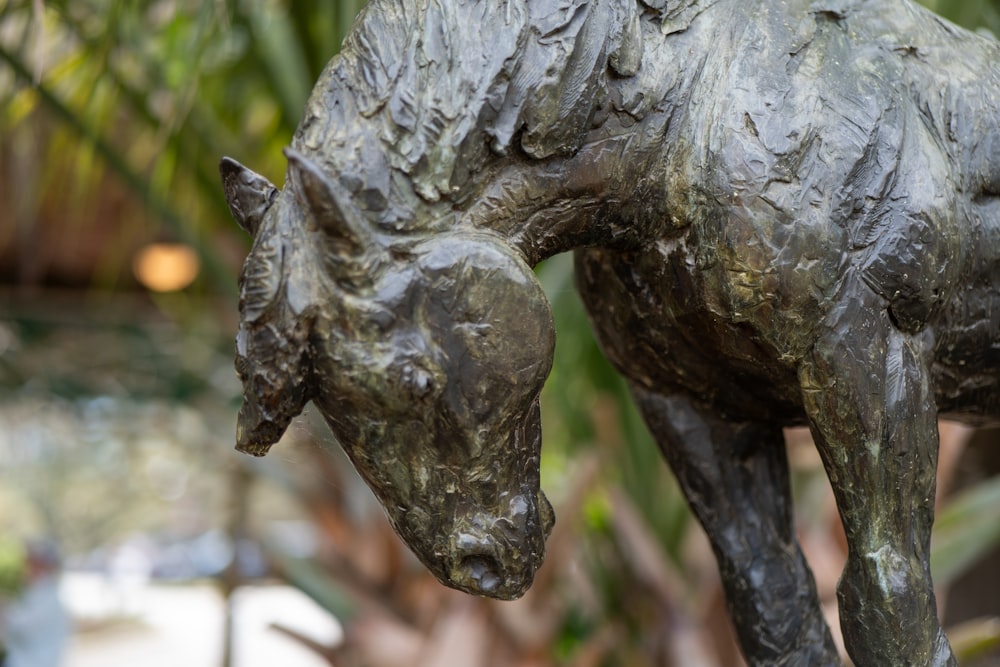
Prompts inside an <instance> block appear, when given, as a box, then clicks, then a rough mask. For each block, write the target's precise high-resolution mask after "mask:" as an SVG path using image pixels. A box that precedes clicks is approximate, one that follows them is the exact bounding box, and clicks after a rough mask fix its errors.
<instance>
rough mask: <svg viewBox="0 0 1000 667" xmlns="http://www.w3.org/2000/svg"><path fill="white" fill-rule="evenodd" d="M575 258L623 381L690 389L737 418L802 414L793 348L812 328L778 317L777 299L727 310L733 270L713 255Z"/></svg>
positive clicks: (596, 252)
mask: <svg viewBox="0 0 1000 667" xmlns="http://www.w3.org/2000/svg"><path fill="white" fill-rule="evenodd" d="M576 259H577V261H576V264H577V283H578V288H579V290H580V294H581V297H582V299H583V302H584V304H585V306H586V307H587V310H588V312H589V314H590V318H591V323H592V326H593V328H594V331H595V334H596V336H597V338H598V340H599V342H600V344H601V346H602V348H603V349H604V352H605V354H606V355H607V356H608V358H609V359H610V360H611V362H612V363H613V364H614V365H615V366H616V367H617V368H618V370H619V371H620V372H621V373H622V374H623V375H625V377H627V378H628V379H629V380H631V381H632V382H635V383H637V384H638V385H640V386H643V387H646V388H650V389H653V388H657V389H659V390H663V389H666V390H668V391H673V392H679V393H683V394H687V395H690V396H693V397H695V398H697V399H698V400H700V401H702V402H704V403H706V404H709V405H711V406H713V407H714V408H715V409H717V410H718V411H719V412H720V413H722V414H726V415H729V416H732V417H734V418H742V417H749V416H753V417H760V416H761V415H768V416H770V417H771V418H773V419H775V420H777V421H781V422H784V423H798V422H800V421H801V419H802V408H801V399H800V396H799V385H798V380H797V376H796V371H795V359H796V356H795V355H796V352H795V350H796V349H797V348H798V347H800V346H807V345H808V340H807V339H808V338H810V336H811V333H810V331H811V329H812V327H809V326H805V325H804V323H803V324H802V325H801V326H799V327H797V328H796V327H793V326H791V325H790V324H783V322H782V320H783V315H782V313H781V312H780V311H781V307H780V306H777V307H776V304H775V303H774V302H771V303H763V302H762V303H758V304H757V305H756V311H757V312H747V313H746V314H744V313H742V312H737V311H736V310H734V301H733V296H732V293H731V285H732V283H731V281H730V279H732V276H728V275H727V274H728V273H729V271H728V270H727V268H726V267H725V266H722V265H720V264H719V263H717V259H715V258H709V257H698V256H697V253H688V252H686V251H684V250H681V249H678V250H677V251H675V252H672V253H670V252H666V253H665V252H663V251H662V249H657V250H654V251H649V252H642V253H630V254H622V253H615V252H613V251H608V250H604V249H588V250H583V251H579V252H578V253H577V256H576ZM702 261H704V262H708V265H707V266H699V265H698V263H699V262H702ZM737 279H738V278H737ZM720 280H725V281H727V284H722V283H721V282H720ZM817 317H818V315H817Z"/></svg>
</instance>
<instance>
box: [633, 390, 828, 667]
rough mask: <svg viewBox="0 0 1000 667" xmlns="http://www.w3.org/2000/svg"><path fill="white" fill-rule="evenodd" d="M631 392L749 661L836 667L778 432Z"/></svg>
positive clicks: (672, 400)
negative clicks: (714, 570)
mask: <svg viewBox="0 0 1000 667" xmlns="http://www.w3.org/2000/svg"><path fill="white" fill-rule="evenodd" d="M633 392H634V394H635V396H636V399H637V402H638V404H639V406H640V409H641V410H642V412H643V415H644V417H645V419H646V423H647V424H648V425H649V428H650V430H651V431H652V433H653V434H654V436H655V437H656V439H657V441H658V443H659V445H660V448H661V449H662V450H663V453H664V455H665V457H666V459H667V461H668V462H669V464H670V466H671V468H672V469H673V471H674V474H675V475H676V476H677V479H678V481H679V483H680V485H681V488H682V489H683V491H684V494H685V496H686V497H687V499H688V503H689V504H690V506H691V509H692V510H693V511H694V514H695V516H696V517H697V518H698V520H699V521H700V522H701V525H702V526H703V527H704V529H705V532H706V533H707V534H708V538H709V540H710V541H711V543H712V548H713V550H714V551H715V555H716V558H717V560H718V563H719V570H720V573H721V575H722V582H723V587H724V589H725V593H726V603H727V605H728V608H729V614H730V617H731V618H732V620H733V624H734V625H735V628H736V634H737V636H738V638H739V641H740V645H741V648H742V650H743V653H744V655H745V656H746V659H747V661H748V662H749V663H750V664H751V665H769V666H770V665H775V666H777V665H783V666H788V667H792V666H796V667H800V666H801V667H807V666H808V667H824V666H828V665H840V664H841V663H840V660H839V658H838V656H837V649H836V647H835V646H834V643H833V640H832V638H831V637H830V631H829V628H828V627H827V625H826V622H825V621H824V620H823V616H822V613H821V610H820V605H819V598H818V596H817V594H816V584H815V581H814V579H813V576H812V572H811V571H810V570H809V566H808V565H807V564H806V561H805V558H804V557H803V555H802V551H801V549H800V548H799V545H798V542H797V541H796V539H795V533H794V529H793V525H792V508H791V494H790V491H789V482H788V462H787V459H786V455H785V446H784V440H783V436H782V432H781V429H780V428H778V427H776V426H771V425H764V424H757V423H742V424H736V423H730V422H726V421H724V420H722V419H719V418H718V417H716V416H714V415H712V414H709V413H707V412H706V411H703V410H701V409H699V408H698V407H696V406H695V405H694V403H693V402H691V401H690V400H689V399H687V398H683V397H679V396H670V397H668V396H661V395H658V394H653V393H649V392H646V391H644V390H642V389H639V388H636V387H633Z"/></svg>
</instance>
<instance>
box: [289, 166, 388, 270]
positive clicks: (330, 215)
mask: <svg viewBox="0 0 1000 667" xmlns="http://www.w3.org/2000/svg"><path fill="white" fill-rule="evenodd" d="M285 157H286V158H288V167H289V173H290V176H291V179H292V183H293V185H294V188H293V191H294V192H295V196H296V197H298V198H299V201H300V202H301V203H302V204H304V205H305V206H306V207H307V208H308V209H309V211H310V213H311V214H312V217H313V219H314V220H315V221H316V224H317V225H318V226H319V228H320V229H322V230H323V231H324V232H325V233H326V235H327V237H329V239H330V240H331V241H333V242H334V244H335V245H336V246H339V247H338V248H337V250H338V252H339V253H340V254H346V255H360V254H361V253H362V252H363V251H364V249H365V246H366V245H367V243H366V241H367V239H368V236H369V234H368V224H367V221H366V220H364V219H363V218H362V216H361V215H360V214H358V213H357V212H355V211H354V210H352V209H350V208H345V207H344V206H342V205H341V201H342V200H343V199H344V198H346V197H347V196H348V195H347V193H346V192H344V191H343V188H342V187H340V186H339V184H337V183H336V182H334V181H333V180H332V179H331V178H329V177H328V176H327V175H326V174H325V173H323V171H322V170H321V169H320V167H319V165H317V164H316V163H315V162H313V161H312V160H310V159H309V158H307V157H306V156H305V155H303V154H302V153H299V152H298V151H296V150H295V149H294V148H286V149H285ZM338 195H339V196H338Z"/></svg>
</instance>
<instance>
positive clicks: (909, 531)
mask: <svg viewBox="0 0 1000 667" xmlns="http://www.w3.org/2000/svg"><path fill="white" fill-rule="evenodd" d="M847 292H848V293H850V294H851V297H850V298H845V299H843V301H842V303H841V304H840V307H838V308H837V309H836V311H835V312H834V313H833V314H832V316H831V318H830V320H829V322H828V324H829V328H828V333H827V334H826V335H825V336H824V337H823V338H822V339H821V340H820V341H819V342H818V343H817V344H816V345H815V347H814V348H813V351H812V352H811V353H810V355H809V356H808V358H807V359H806V360H805V362H804V363H803V364H802V366H801V369H800V373H799V376H800V380H801V384H802V391H803V398H804V402H805V406H806V411H807V413H808V415H809V419H810V424H811V427H812V432H813V438H814V439H815V441H816V445H817V447H818V448H819V451H820V454H821V456H822V458H823V463H824V465H825V467H826V470H827V474H828V476H829V478H830V483H831V484H832V486H833V490H834V494H835V496H836V500H837V507H838V509H839V510H840V516H841V519H842V521H843V523H844V529H845V531H846V533H847V541H848V547H849V553H848V561H847V566H846V568H845V569H844V573H843V576H842V577H841V580H840V585H839V587H838V596H839V600H840V622H841V628H842V630H843V633H844V641H845V644H846V645H847V650H848V653H849V654H850V655H851V658H853V660H854V662H855V664H857V665H858V667H903V665H921V666H923V665H926V666H928V667H930V666H934V667H938V666H942V665H955V664H956V662H955V659H954V657H953V656H952V653H951V648H950V646H949V645H948V640H947V639H946V638H945V636H944V633H943V632H942V630H941V627H940V624H939V622H938V618H937V609H936V605H935V600H934V589H933V587H932V583H931V575H930V533H931V524H932V523H933V520H934V516H933V515H934V485H935V468H936V465H937V450H938V434H937V409H936V407H935V404H934V396H933V390H932V388H931V386H930V379H929V367H930V363H931V359H930V355H931V346H932V341H931V338H930V336H929V335H927V334H916V335H909V334H905V333H903V332H901V331H899V330H898V329H896V327H895V326H894V325H893V323H892V322H891V320H890V317H889V314H888V312H887V311H886V310H885V308H884V307H882V306H881V305H880V304H879V303H878V302H877V301H876V298H875V295H874V294H872V293H871V292H869V291H868V290H867V289H866V288H865V287H864V286H860V287H859V289H856V290H853V291H851V290H847Z"/></svg>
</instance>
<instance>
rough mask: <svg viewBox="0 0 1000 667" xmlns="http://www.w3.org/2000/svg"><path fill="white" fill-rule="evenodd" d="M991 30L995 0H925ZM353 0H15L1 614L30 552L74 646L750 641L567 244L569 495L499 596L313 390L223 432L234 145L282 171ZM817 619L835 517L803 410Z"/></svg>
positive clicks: (207, 661)
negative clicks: (336, 428)
mask: <svg viewBox="0 0 1000 667" xmlns="http://www.w3.org/2000/svg"><path fill="white" fill-rule="evenodd" d="M927 4H929V5H930V6H931V8H932V9H934V10H935V11H937V12H939V13H941V14H943V15H945V16H946V17H948V18H950V19H952V20H954V21H956V22H958V23H961V24H963V25H965V26H967V27H970V28H973V29H979V30H986V31H993V33H994V34H1000V0H937V1H932V0H928V2H927ZM360 5H361V3H360V2H357V1H356V0H333V1H327V2H320V1H319V0H299V1H297V2H294V3H293V2H291V1H290V0H156V1H151V2H142V3H137V2H123V1H116V0H75V1H74V2H68V1H65V2H54V1H52V0H44V1H43V0H0V613H3V612H2V610H3V609H5V608H8V607H9V606H10V605H16V604H17V601H18V600H19V599H20V598H21V597H22V596H24V595H25V593H26V590H27V589H28V588H30V585H31V581H32V579H31V577H30V576H29V574H30V572H31V571H32V567H33V566H32V563H35V562H36V560H37V558H36V557H37V556H39V554H41V556H42V560H43V561H44V562H46V563H47V564H48V566H49V567H50V569H51V571H53V572H61V577H60V578H59V579H58V582H59V588H58V590H59V595H60V597H61V600H62V605H63V607H64V609H65V610H66V612H67V613H68V615H69V617H70V619H71V621H72V631H71V634H70V635H69V636H68V638H67V642H68V643H67V651H66V654H65V660H64V663H63V664H64V665H67V666H68V667H84V666H91V665H94V666H98V665H99V666H101V667H118V666H124V665H130V666H131V665H136V664H142V665H152V666H155V665H161V664H162V665H172V666H173V665H178V664H182V665H186V666H190V667H200V666H212V667H214V666H217V665H222V666H226V667H228V666H232V665H235V666H237V667H254V666H256V665H264V664H268V665H270V664H282V665H292V666H298V665H301V666H303V667H310V666H313V665H336V666H338V667H354V666H357V667H361V666H365V667H402V666H407V667H410V666H417V667H454V666H455V665H462V666H465V667H546V666H550V665H567V666H572V667H598V666H616V667H646V666H653V665H656V666H661V665H663V666H666V665H683V666H684V667H702V666H704V667H729V666H732V665H740V664H741V661H740V658H739V655H738V651H737V650H736V648H735V646H734V644H733V640H732V636H731V631H730V629H729V625H728V621H727V620H726V617H725V613H724V606H723V602H722V598H721V593H720V588H719V583H718V576H717V574H716V572H715V565H714V560H713V558H712V556H711V551H710V549H709V548H708V546H707V543H706V541H705V539H704V537H703V535H702V534H701V532H700V529H698V528H697V527H696V526H695V525H694V524H693V522H692V521H691V519H690V517H689V515H688V511H687V509H686V507H685V505H684V503H683V501H682V499H681V497H680V495H679V493H678V491H677V489H676V486H675V484H674V482H673V480H672V478H671V476H670V474H669V473H668V471H667V469H666V467H665V465H664V464H663V463H662V462H661V461H660V457H659V454H658V452H657V450H656V447H655V446H654V445H653V444H652V442H651V440H650V438H649V436H648V434H647V433H646V431H645V429H644V427H643V426H642V424H641V422H640V420H639V418H638V416H637V414H636V412H635V410H634V409H633V407H632V405H631V403H630V401H629V399H628V398H627V395H626V392H625V390H624V386H623V383H622V382H621V380H620V379H619V378H618V377H617V376H616V375H615V374H614V372H613V371H612V370H611V369H610V367H609V366H608V364H607V363H606V362H605V361H604V360H603V358H602V357H601V355H600V353H599V351H598V350H597V347H596V345H595V343H594V341H593V339H592V338H591V335H590V332H589V329H588V326H587V323H586V319H585V316H584V315H583V312H582V310H581V307H580V305H579V303H578V301H577V298H576V295H575V293H574V291H573V286H572V275H571V262H570V260H569V257H567V256H560V257H556V258H554V259H553V260H550V261H548V262H546V263H545V264H543V265H542V266H541V267H539V269H538V274H539V277H540V279H541V281H542V283H543V285H544V287H545V289H546V291H547V293H548V295H549V297H550V299H551V301H552V303H553V306H554V310H555V314H556V321H557V329H558V334H559V340H558V346H557V351H556V362H555V370H554V371H553V373H552V376H551V378H550V380H549V382H548V384H547V385H546V389H545V393H544V395H543V409H544V415H543V417H544V431H545V447H544V452H543V459H542V483H543V487H544V488H545V489H546V491H547V493H548V495H549V497H550V498H551V499H552V501H553V503H554V505H555V507H556V512H557V516H558V522H557V526H556V529H555V532H554V533H553V535H552V537H551V539H550V541H549V546H548V556H547V560H546V564H545V566H544V567H543V569H542V570H541V571H540V573H539V575H538V579H537V582H536V584H535V586H534V587H533V588H532V590H531V591H530V592H529V593H528V595H527V596H526V597H525V598H524V599H522V600H520V601H518V602H514V603H497V602H490V601H485V600H479V599H474V598H471V597H468V596H465V595H462V594H460V593H454V592H452V591H449V590H446V589H444V588H443V587H441V586H440V585H439V584H437V583H436V581H435V580H434V579H433V578H432V577H431V576H430V575H429V574H427V573H426V572H425V571H424V569H423V568H422V567H421V566H420V565H419V564H418V563H417V562H416V561H415V560H414V558H413V557H412V556H411V555H410V554H409V552H407V551H406V550H405V548H404V547H402V546H401V544H400V542H399V541H398V540H397V539H396V537H395V535H394V534H393V533H392V530H391V529H390V528H389V527H388V525H387V523H386V521H385V519H384V518H383V515H382V512H381V510H380V509H379V508H378V506H377V505H376V503H375V501H374V500H373V498H372V496H371V494H370V493H369V492H368V490H367V488H365V487H364V485H363V484H362V483H361V482H360V481H359V480H358V479H357V477H356V476H355V474H354V472H353V470H352V469H351V468H350V466H349V465H347V464H346V461H345V459H344V458H343V457H342V456H340V455H339V454H338V453H337V448H336V446H335V443H333V442H332V439H331V437H330V436H329V434H328V432H327V431H326V430H325V427H324V426H322V425H321V424H320V423H319V420H318V419H317V418H316V415H315V414H314V413H313V411H312V409H311V408H310V409H308V410H307V412H306V414H305V415H304V416H303V417H302V418H301V419H299V420H297V421H296V423H295V424H294V425H293V427H292V428H291V429H290V430H289V433H288V435H287V436H286V437H285V439H284V441H283V442H282V443H280V445H278V446H276V447H275V448H274V449H273V450H272V453H271V455H270V456H268V457H267V458H265V459H262V460H253V459H250V458H249V457H246V456H243V455H239V454H237V453H236V452H235V451H234V450H233V442H234V423H235V415H236V411H237V409H238V406H239V400H240V387H239V385H238V382H237V379H236V376H235V373H234V371H233V366H232V357H233V344H232V340H233V336H234V334H235V331H236V317H237V314H236V303H237V293H236V277H237V275H238V273H239V270H240V266H241V263H242V260H243V257H244V256H245V254H246V252H247V250H248V248H249V242H248V241H249V240H248V239H247V238H246V236H245V235H244V234H243V232H242V231H240V230H239V229H238V228H237V226H236V225H235V224H234V223H233V221H232V219H231V218H230V216H229V213H228V210H227V208H226V204H225V202H224V200H223V197H222V191H221V187H220V185H219V179H218V175H217V174H218V172H217V164H218V160H219V158H220V156H222V155H230V156H233V157H235V158H237V159H239V160H240V161H241V162H243V163H245V164H247V165H250V166H251V167H252V168H253V169H255V170H257V171H259V172H260V173H262V174H264V175H265V176H267V177H268V178H269V179H270V180H272V181H273V182H275V183H277V184H281V183H282V182H283V172H284V165H285V162H284V158H283V157H282V155H281V149H282V148H283V147H284V146H286V145H287V144H288V143H289V141H290V139H291V135H292V132H293V131H294V128H295V126H296V124H297V122H298V119H299V115H300V113H301V110H302V108H303V105H304V102H305V98H306V96H307V95H308V93H309V90H310V89H311V86H312V83H313V81H315V79H316V78H317V76H318V75H319V72H320V70H321V68H322V67H323V65H324V64H325V63H326V61H327V60H328V59H329V58H330V57H331V56H332V55H333V54H334V53H335V51H336V49H337V47H338V45H339V44H340V41H341V38H342V35H343V33H344V31H345V30H346V29H347V28H348V27H349V26H350V24H351V22H352V21H353V18H354V16H355V15H356V14H357V12H358V10H359V8H360ZM996 441H997V435H996V434H995V433H992V432H989V431H981V432H973V431H970V430H968V429H965V428H962V427H956V426H953V425H943V426H942V457H941V466H940V471H939V475H940V488H941V490H942V493H941V497H942V500H941V502H940V506H939V519H938V523H937V527H936V532H935V537H934V571H935V580H936V581H937V582H938V585H939V587H940V590H939V603H940V605H941V608H942V613H943V616H944V618H945V622H946V625H947V626H948V627H949V629H950V632H949V634H950V636H951V637H952V640H953V643H954V645H955V647H956V649H957V650H958V651H959V652H960V654H961V656H962V662H963V665H995V664H1000V658H998V657H997V656H998V653H997V646H998V644H1000V575H998V573H1000V551H998V548H997V545H998V543H1000V521H997V520H996V516H997V511H998V508H1000V477H997V476H996V475H997V473H1000V447H998V446H997V444H1000V443H997V442H996ZM788 447H789V454H790V458H791V461H792V464H793V467H794V490H795V494H796V502H797V512H798V521H799V523H800V535H801V539H802V542H803V545H804V547H805V549H806V552H807V556H808V557H809V559H810V562H811V564H812V567H813V569H814V571H815V574H816V577H817V580H818V584H819V588H820V592H821V595H822V596H823V599H824V600H825V601H826V602H827V605H828V613H829V617H830V619H831V621H832V625H833V626H834V627H836V626H837V622H836V610H835V604H836V600H835V595H834V587H835V584H836V579H837V576H838V575H839V571H840V568H841V566H842V564H843V561H844V552H845V548H844V543H843V538H842V535H841V532H840V529H839V523H838V521H837V518H836V512H835V509H834V506H833V503H832V500H831V498H830V495H829V489H828V486H827V484H826V481H825V478H824V476H823V474H822V470H821V466H820V462H819V460H818V457H817V456H816V454H815V452H814V450H813V448H812V445H811V442H810V441H809V437H808V433H805V432H802V431H801V430H799V431H789V432H788Z"/></svg>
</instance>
